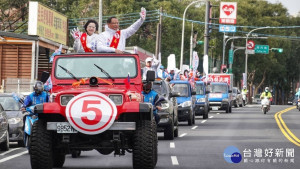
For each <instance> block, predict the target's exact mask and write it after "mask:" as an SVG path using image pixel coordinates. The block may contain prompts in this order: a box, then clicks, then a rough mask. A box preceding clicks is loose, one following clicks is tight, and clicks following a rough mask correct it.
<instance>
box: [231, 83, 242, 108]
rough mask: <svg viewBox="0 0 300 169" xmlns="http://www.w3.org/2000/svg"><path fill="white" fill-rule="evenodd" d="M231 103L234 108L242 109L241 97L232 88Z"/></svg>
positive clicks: (236, 90)
mask: <svg viewBox="0 0 300 169" xmlns="http://www.w3.org/2000/svg"><path fill="white" fill-rule="evenodd" d="M232 103H233V106H234V107H238V106H239V107H243V96H242V94H241V92H240V90H239V89H238V88H237V87H233V88H232Z"/></svg>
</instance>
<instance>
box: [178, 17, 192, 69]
mask: <svg viewBox="0 0 300 169" xmlns="http://www.w3.org/2000/svg"><path fill="white" fill-rule="evenodd" d="M193 29H194V23H193V22H192V30H191V41H190V65H189V68H190V67H191V66H192V61H193V59H192V58H193V48H194V47H193V38H194V30H193ZM181 71H184V70H181Z"/></svg>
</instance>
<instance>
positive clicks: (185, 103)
mask: <svg viewBox="0 0 300 169" xmlns="http://www.w3.org/2000/svg"><path fill="white" fill-rule="evenodd" d="M191 105H192V102H191V101H186V102H183V103H182V104H181V106H182V107H189V106H191Z"/></svg>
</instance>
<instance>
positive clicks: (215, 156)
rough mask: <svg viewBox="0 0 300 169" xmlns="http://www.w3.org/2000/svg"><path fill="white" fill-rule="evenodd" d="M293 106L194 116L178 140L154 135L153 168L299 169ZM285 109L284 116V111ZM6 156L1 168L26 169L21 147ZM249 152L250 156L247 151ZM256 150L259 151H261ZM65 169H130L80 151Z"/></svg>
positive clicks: (126, 162)
mask: <svg viewBox="0 0 300 169" xmlns="http://www.w3.org/2000/svg"><path fill="white" fill-rule="evenodd" d="M292 107H295V106H274V105H273V106H272V108H271V111H270V112H268V113H267V114H266V115H264V114H263V113H262V112H261V110H260V108H259V105H247V106H246V107H242V108H233V109H232V113H229V114H226V113H224V112H223V111H214V112H210V113H209V119H207V120H203V119H202V118H201V117H197V120H196V124H195V125H194V126H188V125H187V123H184V122H182V123H180V127H179V137H178V138H175V140H163V137H162V136H163V134H162V133H159V134H158V136H159V143H158V162H157V166H156V168H157V169H167V168H183V169H187V168H197V169H199V168H203V169H210V168H211V169H214V168H222V169H226V168H228V169H233V168H239V169H240V168H243V169H252V168H264V169H281V168H289V169H296V168H297V169H298V168H299V163H300V149H299V146H300V140H299V139H298V138H300V123H299V121H300V112H299V111H298V110H297V109H287V108H292ZM283 110H285V111H283ZM228 146H234V147H236V148H237V149H238V150H239V151H240V154H241V156H242V157H243V158H242V159H241V161H240V162H239V163H228V162H226V161H225V159H224V151H225V149H226V148H227V147H228ZM11 147H12V148H11V149H10V150H9V151H8V152H3V151H0V166H1V168H3V169H12V168H22V169H29V168H31V166H30V158H29V155H28V153H27V150H26V149H25V148H18V147H16V145H14V144H11ZM249 150H250V151H251V152H250V151H249ZM260 150H261V151H260ZM64 168H65V169H68V168H75V169H83V168H84V169H95V168H99V169H104V168H105V169H107V168H113V169H115V168H122V169H127V168H132V159H131V154H127V155H125V156H121V157H119V156H117V157H114V156H113V154H111V155H108V156H104V155H101V154H99V153H98V152H96V151H86V152H82V154H81V156H80V157H79V158H72V157H71V156H70V155H68V156H67V158H66V162H65V164H64Z"/></svg>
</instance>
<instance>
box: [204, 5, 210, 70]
mask: <svg viewBox="0 0 300 169" xmlns="http://www.w3.org/2000/svg"><path fill="white" fill-rule="evenodd" d="M205 3H206V10H205V30H204V51H203V55H204V56H205V55H208V45H209V44H208V43H209V15H210V14H209V13H210V1H206V2H205ZM207 66H208V65H207ZM207 73H208V72H207Z"/></svg>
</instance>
